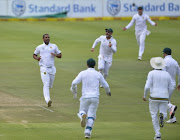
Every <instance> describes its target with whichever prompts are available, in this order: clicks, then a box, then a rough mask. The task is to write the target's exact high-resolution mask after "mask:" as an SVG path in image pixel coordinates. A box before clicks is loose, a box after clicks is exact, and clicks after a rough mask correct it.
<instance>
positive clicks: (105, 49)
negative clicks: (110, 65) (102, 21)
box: [92, 35, 117, 60]
mask: <svg viewBox="0 0 180 140" xmlns="http://www.w3.org/2000/svg"><path fill="white" fill-rule="evenodd" d="M99 42H101V45H100V50H99V54H100V55H102V56H103V57H105V58H107V59H111V60H112V57H113V53H116V51H117V47H116V40H115V39H114V38H113V37H111V38H110V39H107V38H106V36H105V35H102V36H100V37H99V38H97V39H96V40H95V41H94V44H93V46H92V48H95V47H96V45H97V44H98V43H99ZM109 42H111V44H112V46H111V47H109V46H108V45H109Z"/></svg>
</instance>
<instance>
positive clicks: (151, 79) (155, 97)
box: [143, 57, 173, 140]
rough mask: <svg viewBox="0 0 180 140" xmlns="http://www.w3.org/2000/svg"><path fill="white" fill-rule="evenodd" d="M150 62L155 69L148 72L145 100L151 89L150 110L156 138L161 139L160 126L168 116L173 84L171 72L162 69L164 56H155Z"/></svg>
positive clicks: (156, 139)
mask: <svg viewBox="0 0 180 140" xmlns="http://www.w3.org/2000/svg"><path fill="white" fill-rule="evenodd" d="M150 64H151V66H152V67H153V68H154V70H152V71H150V72H149V74H148V77H147V81H146V85H145V88H144V96H143V100H144V101H146V96H147V94H148V92H149V90H150V97H149V111H150V113H151V117H152V123H153V127H154V131H155V137H154V139H155V140H161V133H160V127H163V126H164V120H165V119H166V118H167V105H168V100H169V94H170V91H171V90H172V89H173V84H172V80H171V76H170V75H169V73H168V72H166V71H163V70H162V69H163V68H164V67H165V62H164V59H163V58H161V57H153V58H151V60H150ZM158 112H159V120H158Z"/></svg>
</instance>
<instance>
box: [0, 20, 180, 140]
mask: <svg viewBox="0 0 180 140" xmlns="http://www.w3.org/2000/svg"><path fill="white" fill-rule="evenodd" d="M128 22H129V21H78V22H68V21H64V22H23V21H22V22H0V31H1V32H0V33H1V37H0V43H1V45H0V140H83V139H85V138H84V134H83V132H84V129H83V128H81V127H80V122H79V119H78V117H77V115H76V114H77V112H78V108H79V101H78V100H74V99H73V96H72V94H71V93H70V91H69V89H70V86H71V82H72V80H73V79H74V78H75V77H76V75H77V74H78V73H79V72H80V71H81V70H84V69H86V60H87V59H88V58H90V57H92V58H94V59H95V60H96V61H97V56H98V52H99V45H98V46H97V47H96V48H95V52H94V53H91V52H90V49H91V46H92V44H93V42H94V40H95V39H96V38H98V37H99V36H100V35H103V34H105V31H104V29H105V28H107V27H111V28H112V29H113V30H114V34H113V36H114V38H115V39H116V40H117V44H118V45H117V48H118V51H117V53H116V54H115V55H114V60H113V64H112V67H111V69H110V72H109V77H108V78H107V82H108V83H109V85H110V88H111V92H112V96H111V97H108V96H106V94H105V91H104V89H100V93H101V96H100V105H99V108H98V112H97V120H96V122H95V125H94V129H93V133H92V137H91V139H92V140H153V138H154V130H153V126H152V122H151V117H150V113H149V109H148V105H149V104H148V102H144V101H143V100H142V96H143V91H144V85H145V81H146V77H147V74H148V72H149V71H150V70H151V69H152V68H151V67H150V64H149V60H150V58H151V57H155V56H162V50H163V48H164V47H170V48H172V51H173V57H174V58H175V59H176V60H177V61H178V62H180V57H179V56H180V55H179V54H180V21H157V23H158V27H153V26H151V25H150V24H148V29H149V30H150V31H151V32H152V33H151V34H150V35H149V36H148V37H147V39H146V49H145V53H144V55H143V59H142V61H138V60H137V57H138V56H137V55H138V46H137V43H136V39H135V35H134V27H132V28H131V29H129V30H127V31H125V32H124V31H122V28H123V27H124V26H125V25H126V24H127V23H128ZM44 33H49V34H50V37H51V41H50V42H51V43H55V44H57V45H58V47H59V49H60V50H61V51H62V59H56V62H55V65H56V69H57V73H56V78H55V82H54V87H53V89H51V99H52V101H53V104H52V107H50V108H49V109H51V110H52V111H53V112H51V111H48V110H45V109H44V108H43V107H46V104H45V101H44V97H43V93H42V82H41V78H40V72H39V66H38V62H37V61H35V60H34V59H33V58H32V55H33V52H34V50H35V48H36V46H37V45H39V44H42V42H43V41H42V35H43V34H44ZM96 69H97V67H96ZM78 93H79V94H78V97H80V96H81V85H79V86H78ZM172 103H174V104H176V105H177V106H179V107H180V92H178V91H175V93H174V94H173V96H172ZM176 118H177V120H178V122H177V123H176V124H165V126H164V128H162V129H161V133H162V140H179V139H180V134H179V132H180V123H179V122H180V109H178V110H177V112H176Z"/></svg>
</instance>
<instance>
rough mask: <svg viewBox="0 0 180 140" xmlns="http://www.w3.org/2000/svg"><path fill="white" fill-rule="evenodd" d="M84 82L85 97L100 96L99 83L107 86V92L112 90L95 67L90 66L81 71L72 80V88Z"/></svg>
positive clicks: (83, 95) (83, 94)
mask: <svg viewBox="0 0 180 140" xmlns="http://www.w3.org/2000/svg"><path fill="white" fill-rule="evenodd" d="M81 82H82V97H83V98H99V95H100V94H99V83H100V84H101V85H102V86H103V87H104V88H105V90H106V93H109V92H110V88H109V85H108V83H107V82H106V80H105V79H104V77H103V76H102V74H101V73H99V72H97V71H96V70H95V69H94V68H88V69H87V70H84V71H81V72H80V73H79V74H78V76H77V77H76V78H75V79H74V80H73V82H72V88H76V86H77V84H79V83H81Z"/></svg>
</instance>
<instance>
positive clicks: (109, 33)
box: [106, 30, 112, 38]
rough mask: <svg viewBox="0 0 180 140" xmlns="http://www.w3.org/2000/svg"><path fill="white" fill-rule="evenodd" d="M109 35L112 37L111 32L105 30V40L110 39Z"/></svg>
mask: <svg viewBox="0 0 180 140" xmlns="http://www.w3.org/2000/svg"><path fill="white" fill-rule="evenodd" d="M111 35H112V32H110V31H108V30H106V37H107V38H111Z"/></svg>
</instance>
